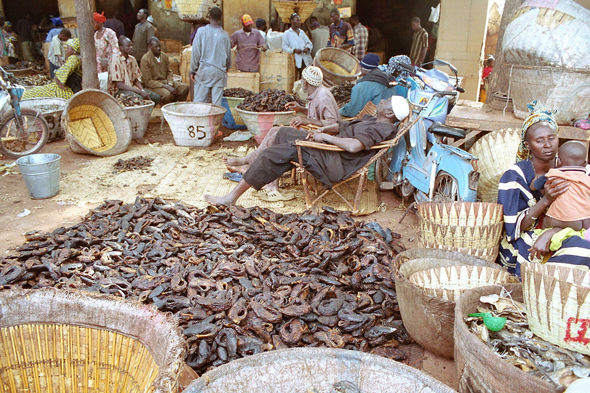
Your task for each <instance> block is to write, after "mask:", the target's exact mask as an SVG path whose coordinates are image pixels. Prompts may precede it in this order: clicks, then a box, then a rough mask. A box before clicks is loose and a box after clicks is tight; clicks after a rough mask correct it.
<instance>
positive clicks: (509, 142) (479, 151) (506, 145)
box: [469, 129, 521, 202]
mask: <svg viewBox="0 0 590 393" xmlns="http://www.w3.org/2000/svg"><path fill="white" fill-rule="evenodd" d="M520 133H521V131H520V130H511V129H508V130H502V131H494V132H490V133H489V134H486V135H484V136H483V137H482V138H481V139H480V140H478V141H477V142H475V143H474V144H473V146H472V147H471V149H470V150H469V152H470V153H471V154H473V155H474V156H476V157H478V158H479V160H478V162H477V165H478V167H479V174H480V176H479V183H478V185H477V197H478V198H479V199H481V200H482V201H483V202H496V201H497V200H498V183H499V182H500V178H501V177H502V175H503V174H504V172H506V170H508V168H510V167H511V166H512V165H513V164H514V163H515V162H516V152H517V150H518V145H519V144H520Z"/></svg>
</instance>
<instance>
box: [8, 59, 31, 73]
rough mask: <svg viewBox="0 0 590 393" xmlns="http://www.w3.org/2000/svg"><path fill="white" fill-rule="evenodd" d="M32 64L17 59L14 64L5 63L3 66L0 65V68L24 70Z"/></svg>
mask: <svg viewBox="0 0 590 393" xmlns="http://www.w3.org/2000/svg"><path fill="white" fill-rule="evenodd" d="M32 65H33V64H32V63H29V62H28V61H18V62H16V63H14V64H7V65H5V66H2V68H4V71H8V72H10V71H15V70H24V69H26V68H29V67H31V66H32Z"/></svg>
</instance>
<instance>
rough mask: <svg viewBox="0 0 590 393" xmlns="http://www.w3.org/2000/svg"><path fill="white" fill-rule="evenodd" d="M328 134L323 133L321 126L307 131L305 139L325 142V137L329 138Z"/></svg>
mask: <svg viewBox="0 0 590 393" xmlns="http://www.w3.org/2000/svg"><path fill="white" fill-rule="evenodd" d="M329 137H330V135H328V134H324V133H323V132H322V129H321V128H318V129H317V130H311V131H309V135H307V139H309V140H310V141H314V142H326V138H329Z"/></svg>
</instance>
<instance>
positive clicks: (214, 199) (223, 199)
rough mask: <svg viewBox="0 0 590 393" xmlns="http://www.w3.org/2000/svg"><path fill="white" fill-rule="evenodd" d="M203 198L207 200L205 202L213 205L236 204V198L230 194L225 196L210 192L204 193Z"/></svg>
mask: <svg viewBox="0 0 590 393" xmlns="http://www.w3.org/2000/svg"><path fill="white" fill-rule="evenodd" d="M203 199H204V200H205V202H207V203H210V204H212V205H225V206H229V205H233V204H234V202H235V201H234V200H233V199H232V198H231V197H230V195H229V194H228V195H224V196H214V195H209V194H205V195H203Z"/></svg>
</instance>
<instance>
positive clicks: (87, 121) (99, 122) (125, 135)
mask: <svg viewBox="0 0 590 393" xmlns="http://www.w3.org/2000/svg"><path fill="white" fill-rule="evenodd" d="M61 122H62V129H64V130H65V131H66V139H67V141H68V143H69V144H70V147H71V148H72V150H73V151H74V152H75V153H90V154H94V155H97V156H101V157H106V156H114V155H117V154H121V153H123V152H124V151H126V150H127V148H128V147H129V144H130V143H131V138H132V134H131V123H130V122H129V119H128V118H127V115H126V114H125V111H124V110H123V108H122V107H121V105H119V103H118V102H117V100H116V99H115V98H114V97H113V96H111V95H110V94H107V93H105V92H104V91H101V90H94V89H89V90H82V91H81V92H79V93H76V94H75V95H74V96H73V97H72V98H70V100H69V101H68V104H67V105H66V108H65V109H64V111H63V114H62V120H61Z"/></svg>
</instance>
